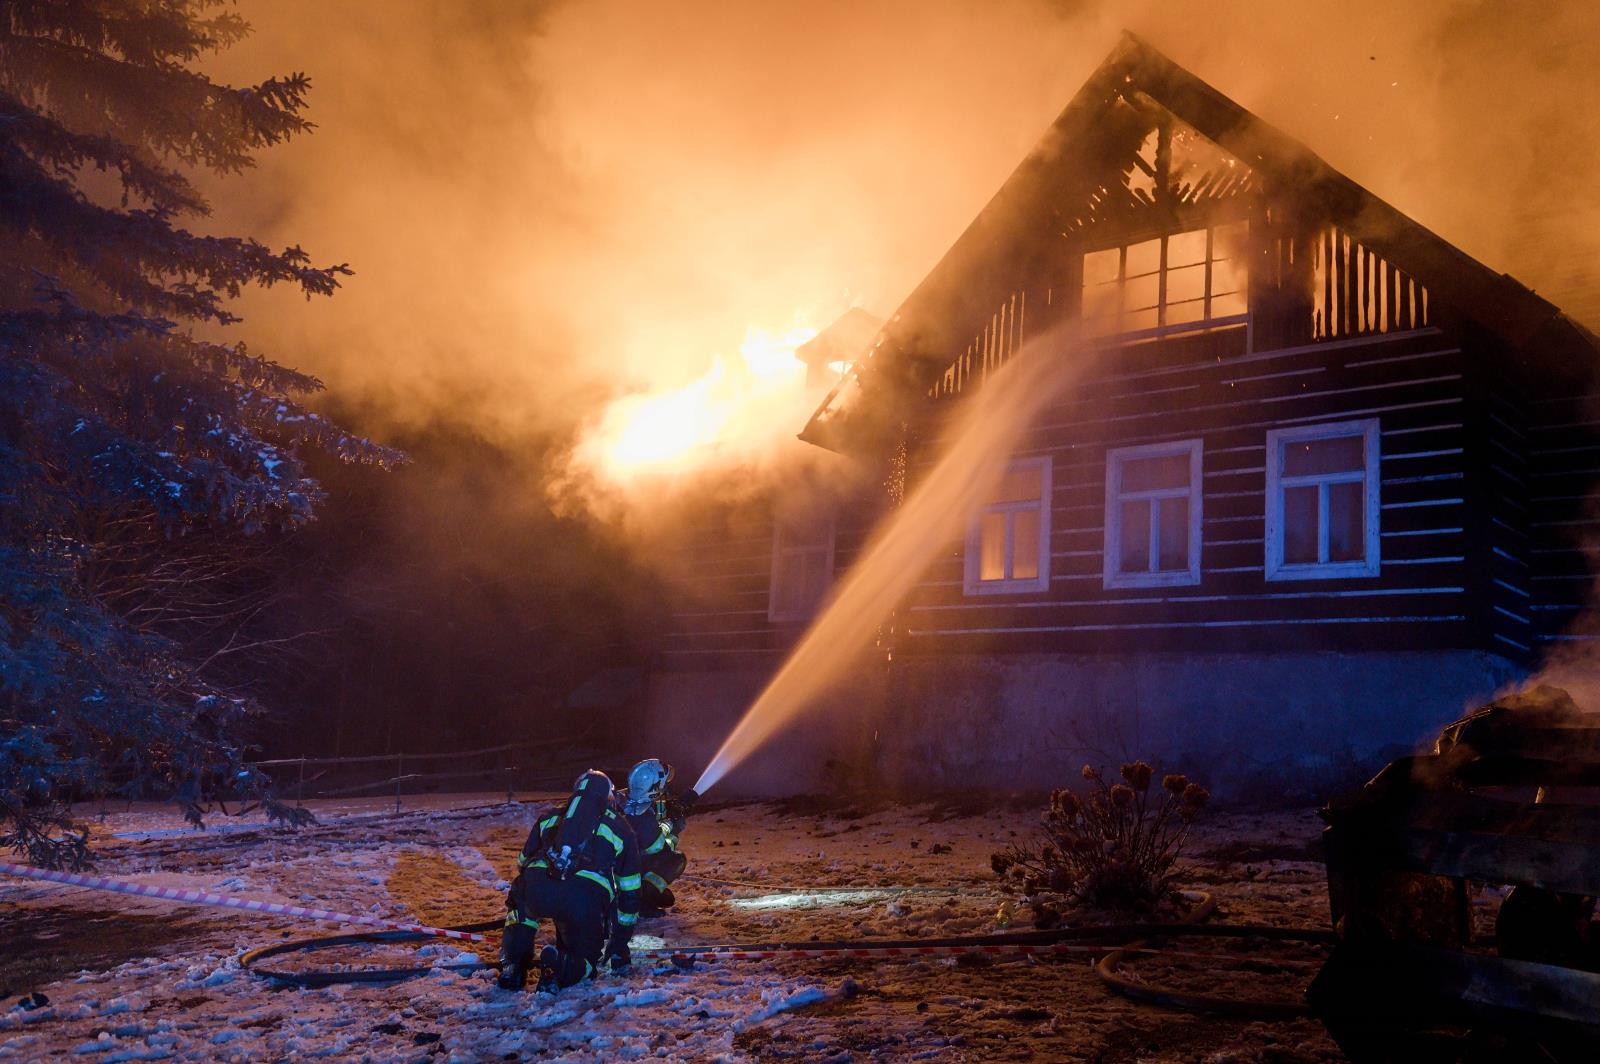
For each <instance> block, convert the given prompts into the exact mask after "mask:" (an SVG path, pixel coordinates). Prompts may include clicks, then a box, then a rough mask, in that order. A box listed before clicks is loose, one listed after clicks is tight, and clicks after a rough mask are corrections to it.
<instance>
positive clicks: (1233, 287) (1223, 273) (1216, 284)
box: [1211, 259, 1249, 296]
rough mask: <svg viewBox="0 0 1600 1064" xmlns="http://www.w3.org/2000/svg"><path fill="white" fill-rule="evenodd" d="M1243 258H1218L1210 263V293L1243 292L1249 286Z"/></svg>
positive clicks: (1218, 294) (1217, 294)
mask: <svg viewBox="0 0 1600 1064" xmlns="http://www.w3.org/2000/svg"><path fill="white" fill-rule="evenodd" d="M1247 272H1248V271H1247V270H1246V269H1245V260H1244V259H1218V260H1217V261H1216V262H1213V263H1212V264H1211V294H1212V295H1214V296H1220V295H1223V294H1225V293H1227V292H1243V291H1244V290H1245V289H1246V288H1248V287H1249V284H1248V282H1247V280H1246V277H1247Z"/></svg>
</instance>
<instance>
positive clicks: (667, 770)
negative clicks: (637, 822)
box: [628, 757, 672, 813]
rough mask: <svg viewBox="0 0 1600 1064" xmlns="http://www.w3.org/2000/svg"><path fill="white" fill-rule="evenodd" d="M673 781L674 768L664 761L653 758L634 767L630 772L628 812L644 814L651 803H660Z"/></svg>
mask: <svg viewBox="0 0 1600 1064" xmlns="http://www.w3.org/2000/svg"><path fill="white" fill-rule="evenodd" d="M671 781H672V766H671V765H669V764H667V763H666V762H664V761H660V760H658V759H656V758H653V757H652V758H649V759H648V760H645V761H641V762H639V763H638V764H637V765H635V766H633V768H632V770H630V771H629V772H628V812H630V813H642V812H644V810H645V808H646V807H647V806H649V805H650V803H651V802H659V801H660V800H661V799H662V798H664V797H665V796H666V793H667V784H668V783H670V782H671Z"/></svg>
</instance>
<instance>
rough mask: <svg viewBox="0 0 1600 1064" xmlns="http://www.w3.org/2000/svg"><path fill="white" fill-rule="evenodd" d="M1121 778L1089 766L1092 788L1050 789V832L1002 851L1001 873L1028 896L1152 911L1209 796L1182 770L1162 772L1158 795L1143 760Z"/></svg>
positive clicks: (1046, 823) (997, 857) (1170, 883)
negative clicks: (1081, 791)
mask: <svg viewBox="0 0 1600 1064" xmlns="http://www.w3.org/2000/svg"><path fill="white" fill-rule="evenodd" d="M1121 776H1122V779H1121V781H1120V782H1117V783H1108V782H1107V781H1106V779H1105V778H1104V776H1103V774H1102V773H1101V772H1100V770H1099V769H1097V768H1094V767H1093V766H1091V765H1085V766H1083V778H1084V780H1085V781H1086V782H1087V783H1088V784H1089V790H1088V793H1087V794H1086V795H1084V796H1083V797H1081V798H1080V797H1079V796H1078V795H1077V794H1076V793H1074V792H1073V791H1070V790H1066V789H1061V790H1057V791H1054V792H1052V793H1051V795H1050V807H1049V808H1048V809H1047V810H1046V811H1045V814H1044V818H1043V827H1044V833H1043V834H1044V837H1043V838H1042V839H1041V840H1039V841H1038V842H1035V843H1018V844H1015V845H1012V846H1008V847H1006V848H1005V849H1003V850H999V851H997V852H996V853H995V854H994V855H993V856H992V857H991V858H990V864H991V865H992V866H993V868H994V870H995V872H996V874H998V875H999V876H1001V877H1002V878H1003V879H1005V880H1006V882H1007V883H1008V884H1010V885H1015V886H1020V888H1021V889H1022V891H1023V892H1024V893H1026V894H1041V893H1044V892H1047V891H1048V892H1051V893H1054V894H1059V895H1062V896H1063V897H1065V898H1066V899H1067V900H1068V901H1070V902H1072V903H1075V904H1081V905H1090V906H1094V907H1097V908H1106V909H1120V910H1135V911H1148V910H1150V909H1152V908H1154V907H1155V906H1157V905H1158V904H1160V903H1161V902H1163V901H1165V900H1168V899H1170V898H1171V897H1172V896H1173V895H1174V893H1175V892H1176V891H1175V886H1174V879H1175V874H1174V869H1175V868H1176V866H1177V862H1178V858H1179V856H1180V855H1181V854H1182V851H1183V842H1184V838H1185V836H1187V835H1188V832H1189V825H1190V824H1192V823H1193V822H1194V819H1195V817H1196V816H1197V815H1199V813H1200V810H1201V809H1203V808H1205V805H1206V803H1207V802H1208V801H1209V800H1210V798H1211V793H1210V792H1209V791H1207V790H1206V789H1205V788H1204V787H1202V786H1200V785H1199V784H1198V783H1191V782H1190V781H1189V779H1188V777H1186V776H1181V775H1169V776H1166V777H1163V779H1162V780H1161V786H1160V788H1159V789H1157V790H1156V791H1154V792H1152V791H1151V789H1150V785H1151V782H1152V780H1153V779H1154V777H1155V770H1154V769H1152V768H1151V767H1150V766H1149V765H1148V764H1146V763H1145V762H1143V761H1134V762H1132V763H1130V764H1126V765H1123V766H1122V771H1121Z"/></svg>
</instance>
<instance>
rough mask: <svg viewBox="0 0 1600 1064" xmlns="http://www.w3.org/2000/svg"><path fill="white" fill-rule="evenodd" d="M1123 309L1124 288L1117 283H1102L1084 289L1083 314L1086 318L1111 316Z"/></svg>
mask: <svg viewBox="0 0 1600 1064" xmlns="http://www.w3.org/2000/svg"><path fill="white" fill-rule="evenodd" d="M1121 309H1122V288H1121V287H1120V286H1118V285H1115V284H1100V285H1095V286H1094V287H1093V288H1085V289H1084V290H1083V316H1084V317H1086V318H1104V317H1110V316H1112V315H1114V314H1116V313H1117V311H1119V310H1121Z"/></svg>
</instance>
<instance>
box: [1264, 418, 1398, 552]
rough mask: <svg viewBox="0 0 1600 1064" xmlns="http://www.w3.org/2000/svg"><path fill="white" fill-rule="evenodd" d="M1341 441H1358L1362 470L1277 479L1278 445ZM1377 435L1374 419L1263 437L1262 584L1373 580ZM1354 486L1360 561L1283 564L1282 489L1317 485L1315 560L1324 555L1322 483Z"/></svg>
mask: <svg viewBox="0 0 1600 1064" xmlns="http://www.w3.org/2000/svg"><path fill="white" fill-rule="evenodd" d="M1347 436H1360V437H1362V438H1363V441H1364V442H1363V445H1362V456H1363V459H1364V461H1363V468H1362V470H1361V471H1360V472H1359V473H1357V472H1355V471H1351V472H1349V473H1332V474H1329V473H1315V474H1308V475H1305V476H1295V477H1285V476H1284V475H1283V445H1284V444H1286V443H1298V442H1302V441H1305V440H1328V439H1338V438H1341V437H1347ZM1381 438H1382V437H1381V435H1380V434H1379V431H1378V419H1377V418H1363V419H1361V420H1358V421H1330V422H1326V423H1323V424H1319V425H1301V426H1297V427H1295V428H1289V429H1272V430H1271V431H1269V432H1268V433H1267V507H1266V541H1267V542H1266V547H1267V549H1266V576H1267V579H1268V580H1329V579H1342V578H1348V577H1369V576H1377V575H1378V572H1379V569H1380V566H1381V560H1380V558H1379V546H1380V545H1381V543H1382V536H1381V535H1380V533H1379V528H1380V521H1379V517H1380V508H1379V503H1380V497H1379V494H1380V493H1379V483H1380V474H1379V470H1380V468H1381V466H1382V459H1383V456H1382V454H1381V453H1380V452H1379V449H1378V448H1379V441H1380V440H1381ZM1357 481H1360V482H1361V483H1362V485H1363V487H1364V489H1365V490H1364V492H1363V515H1362V516H1363V518H1364V519H1365V524H1366V527H1365V528H1364V529H1363V533H1364V540H1365V542H1364V546H1365V550H1364V552H1363V554H1364V556H1363V557H1362V558H1361V559H1359V560H1356V561H1348V562H1298V563H1286V562H1285V561H1284V560H1283V541H1284V533H1285V531H1286V529H1285V527H1284V519H1283V493H1284V489H1285V488H1291V487H1305V486H1309V485H1322V486H1323V490H1322V491H1321V492H1320V493H1319V498H1318V506H1317V514H1318V517H1319V520H1320V523H1319V525H1318V528H1317V555H1318V557H1326V556H1327V553H1328V506H1327V503H1328V496H1327V490H1326V486H1327V485H1328V484H1352V483H1356V482H1357Z"/></svg>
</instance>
